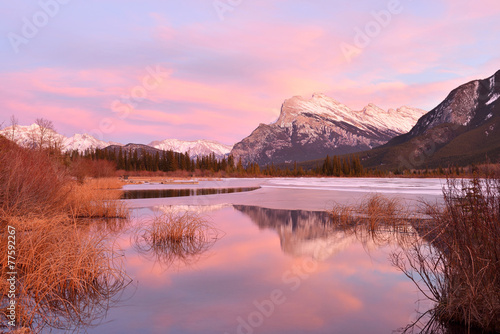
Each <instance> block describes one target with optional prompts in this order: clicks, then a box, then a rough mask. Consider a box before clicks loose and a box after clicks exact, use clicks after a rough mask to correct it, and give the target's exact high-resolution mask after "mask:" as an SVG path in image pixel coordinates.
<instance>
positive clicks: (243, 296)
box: [88, 205, 419, 334]
mask: <svg viewBox="0 0 500 334" xmlns="http://www.w3.org/2000/svg"><path fill="white" fill-rule="evenodd" d="M171 209H175V207H174V208H172V207H153V208H143V209H136V210H134V211H133V213H132V216H133V217H134V218H133V219H132V224H135V225H140V224H146V221H147V217H151V216H154V215H155V214H156V215H157V214H159V213H161V212H163V211H168V210H171ZM189 209H190V210H194V211H196V212H199V213H200V214H203V215H206V216H207V217H209V219H210V221H211V222H213V224H214V226H215V227H217V228H218V229H219V230H220V231H222V233H221V238H219V239H218V240H217V241H216V242H215V243H214V244H213V245H212V246H211V248H210V249H209V250H208V251H206V252H205V253H203V254H201V255H199V256H196V257H193V258H192V259H191V260H190V261H187V262H188V263H189V264H188V265H186V264H184V262H183V261H174V262H169V263H162V262H158V261H157V260H156V258H155V256H154V254H148V253H147V252H140V251H138V250H137V248H136V247H135V245H134V240H133V238H132V235H131V234H130V233H125V234H123V235H122V236H121V237H120V238H119V241H118V244H119V246H120V247H121V248H122V249H123V250H124V253H125V267H126V270H127V274H128V275H129V276H130V277H131V278H133V279H134V283H133V285H131V286H129V287H128V288H127V289H126V291H125V292H124V294H123V298H122V301H121V302H120V303H119V304H118V306H115V307H113V308H111V309H110V310H109V312H108V316H107V318H106V320H105V321H104V322H103V323H102V324H100V325H98V326H96V327H94V328H90V329H88V332H90V333H222V334H224V333H230V334H232V333H391V332H392V331H393V330H396V329H398V328H400V327H403V326H405V325H406V324H408V322H409V321H410V320H411V319H413V317H414V316H415V309H416V307H417V305H416V301H417V300H418V299H419V295H418V294H417V292H416V289H415V287H414V285H413V284H412V283H411V282H409V280H408V279H407V278H406V277H405V276H404V275H403V274H402V273H400V272H399V271H398V270H397V269H395V268H394V267H392V266H391V264H390V262H389V260H388V256H389V254H390V252H391V251H392V250H394V249H397V248H398V247H399V246H398V244H397V242H396V241H395V240H393V241H391V240H392V239H391V238H387V239H388V240H389V241H387V240H384V241H381V240H382V239H385V238H381V240H379V241H376V242H374V241H373V240H370V239H366V240H364V241H362V240H360V238H358V237H356V236H355V235H352V234H349V233H345V232H342V231H340V230H335V229H332V228H331V227H329V226H328V215H326V214H325V213H322V212H313V211H297V210H271V209H263V208H260V207H251V206H232V205H220V206H214V207H190V208H189Z"/></svg>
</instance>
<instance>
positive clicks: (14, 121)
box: [9, 115, 19, 143]
mask: <svg viewBox="0 0 500 334" xmlns="http://www.w3.org/2000/svg"><path fill="white" fill-rule="evenodd" d="M18 125H19V121H18V120H17V118H16V116H14V115H12V116H10V130H9V137H10V138H9V139H10V140H12V141H13V142H14V143H15V142H16V141H17V140H16V131H17V127H18Z"/></svg>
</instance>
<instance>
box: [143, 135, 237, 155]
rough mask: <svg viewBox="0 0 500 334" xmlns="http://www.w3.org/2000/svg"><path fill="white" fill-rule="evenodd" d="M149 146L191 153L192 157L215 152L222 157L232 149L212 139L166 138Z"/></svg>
mask: <svg viewBox="0 0 500 334" xmlns="http://www.w3.org/2000/svg"><path fill="white" fill-rule="evenodd" d="M149 146H151V147H154V148H157V149H159V150H165V151H169V150H172V151H174V152H179V153H189V155H190V156H191V157H196V156H200V157H201V156H206V155H210V154H212V153H214V154H215V156H216V157H218V158H222V157H224V156H225V155H227V154H229V152H231V149H232V146H229V145H224V144H221V143H219V142H216V141H212V140H195V141H183V140H178V139H166V140H163V141H153V142H151V143H150V144H149Z"/></svg>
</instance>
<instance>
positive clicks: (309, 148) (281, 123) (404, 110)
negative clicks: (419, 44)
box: [231, 94, 425, 165]
mask: <svg viewBox="0 0 500 334" xmlns="http://www.w3.org/2000/svg"><path fill="white" fill-rule="evenodd" d="M423 114H425V111H423V110H420V109H416V108H410V107H401V108H399V109H396V110H394V109H389V110H388V111H385V110H383V109H381V108H379V107H377V106H376V105H374V104H368V105H367V106H366V107H364V108H363V109H362V110H361V111H354V110H352V109H351V108H349V107H347V106H346V105H344V104H342V103H340V102H338V101H336V100H334V99H332V98H330V97H327V96H325V95H323V94H314V95H313V96H312V98H309V99H308V98H304V97H300V96H295V97H292V98H290V99H288V100H285V102H284V103H283V105H282V107H281V114H280V116H279V118H278V120H277V121H276V122H274V123H271V124H260V125H259V127H258V128H257V129H256V130H254V132H253V133H252V134H251V135H250V136H248V137H247V138H245V139H243V140H242V141H241V142H239V143H237V144H236V145H234V147H233V150H232V151H231V154H233V155H234V157H235V158H236V159H239V158H241V159H242V162H243V163H245V164H246V163H250V162H257V163H258V164H260V165H264V164H268V163H270V162H274V163H281V162H290V161H305V160H312V159H318V158H323V157H325V156H326V155H327V154H329V155H335V154H346V153H353V152H358V151H362V150H367V149H371V148H373V147H376V146H380V145H382V144H385V143H386V142H387V141H388V140H390V139H391V138H393V137H395V136H397V135H400V134H402V133H405V132H407V131H409V130H410V129H411V128H412V126H413V125H415V123H416V122H417V120H418V119H419V118H420V117H421V116H422V115H423Z"/></svg>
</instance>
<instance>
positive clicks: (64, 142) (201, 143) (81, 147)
mask: <svg viewBox="0 0 500 334" xmlns="http://www.w3.org/2000/svg"><path fill="white" fill-rule="evenodd" d="M41 133H42V132H41V131H40V127H39V126H38V125H37V124H32V125H29V126H22V125H18V126H15V128H14V129H13V128H12V126H9V127H7V128H5V129H3V130H2V131H0V134H1V135H3V136H5V137H7V138H9V139H13V140H14V141H15V142H16V143H18V144H19V145H21V146H25V147H32V146H37V145H39V143H40V142H41V141H43V142H44V143H45V144H44V145H49V143H51V144H52V145H53V143H57V144H58V146H60V147H61V150H62V151H63V152H68V151H75V150H76V151H79V152H81V153H83V152H85V151H86V150H88V149H104V148H108V147H109V148H110V149H118V148H119V147H123V148H124V149H127V150H134V149H140V150H146V151H148V152H149V153H152V152H153V153H155V152H156V151H162V150H165V151H168V150H172V151H174V152H178V153H186V152H187V153H189V155H190V156H191V157H197V156H206V155H209V154H212V153H214V154H215V156H216V157H218V158H222V157H224V156H226V155H228V154H229V152H230V151H231V148H232V147H231V146H228V145H223V144H220V143H218V142H216V141H211V140H197V141H182V140H177V139H167V140H164V141H154V142H152V143H150V144H149V145H143V144H127V145H124V144H120V143H116V142H105V141H102V140H99V139H96V138H95V137H93V136H91V135H89V134H75V135H74V136H72V137H66V136H64V135H61V134H59V133H57V132H55V131H53V130H50V129H48V130H47V131H46V133H45V134H44V135H43V136H44V137H45V138H41V136H42V135H41Z"/></svg>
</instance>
